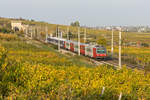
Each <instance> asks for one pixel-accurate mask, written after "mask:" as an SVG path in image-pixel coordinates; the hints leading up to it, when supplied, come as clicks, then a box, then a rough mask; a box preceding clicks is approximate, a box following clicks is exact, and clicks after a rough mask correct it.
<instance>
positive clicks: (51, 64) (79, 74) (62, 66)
mask: <svg viewBox="0 0 150 100" xmlns="http://www.w3.org/2000/svg"><path fill="white" fill-rule="evenodd" d="M0 36H1V39H0V98H1V99H35V100H37V99H39V100H40V99H50V100H51V99H52V100H64V99H65V100H76V99H78V100H91V99H94V100H98V99H100V100H110V99H111V100H116V99H118V98H119V95H120V93H122V94H123V96H122V100H143V99H144V100H149V99H150V84H149V83H150V74H149V73H147V72H145V71H139V70H136V69H135V70H132V69H126V68H125V66H124V68H123V69H120V70H115V69H114V68H113V67H112V66H108V65H102V66H97V67H96V66H95V65H94V64H92V63H90V62H89V63H87V61H85V59H83V58H82V57H78V56H75V57H73V58H72V57H71V56H69V55H67V54H65V55H63V54H60V53H58V52H57V51H56V50H55V49H54V48H55V47H53V46H51V45H46V44H42V43H40V42H37V41H34V40H28V39H25V38H23V37H18V36H17V35H10V34H7V35H6V34H2V33H1V34H0ZM103 87H105V91H104V94H103V95H102V94H101V91H102V88H103Z"/></svg>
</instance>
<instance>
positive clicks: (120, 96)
mask: <svg viewBox="0 0 150 100" xmlns="http://www.w3.org/2000/svg"><path fill="white" fill-rule="evenodd" d="M121 98H122V92H121V93H120V95H119V99H118V100H121Z"/></svg>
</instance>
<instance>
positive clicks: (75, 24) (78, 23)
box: [70, 21, 80, 27]
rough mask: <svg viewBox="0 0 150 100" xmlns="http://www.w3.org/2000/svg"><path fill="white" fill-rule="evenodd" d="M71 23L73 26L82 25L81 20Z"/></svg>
mask: <svg viewBox="0 0 150 100" xmlns="http://www.w3.org/2000/svg"><path fill="white" fill-rule="evenodd" d="M70 25H71V26H76V27H79V26H80V22H79V21H75V22H71V24H70Z"/></svg>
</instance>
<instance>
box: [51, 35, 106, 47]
mask: <svg viewBox="0 0 150 100" xmlns="http://www.w3.org/2000/svg"><path fill="white" fill-rule="evenodd" d="M49 38H52V39H56V40H60V41H66V42H71V43H74V44H78V42H77V41H72V40H66V39H63V38H57V37H49ZM80 45H85V46H90V47H96V48H105V47H104V46H101V45H95V44H87V43H80Z"/></svg>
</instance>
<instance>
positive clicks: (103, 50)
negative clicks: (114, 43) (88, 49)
mask: <svg viewBox="0 0 150 100" xmlns="http://www.w3.org/2000/svg"><path fill="white" fill-rule="evenodd" d="M96 51H97V54H104V53H106V49H105V48H97V50H96Z"/></svg>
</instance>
